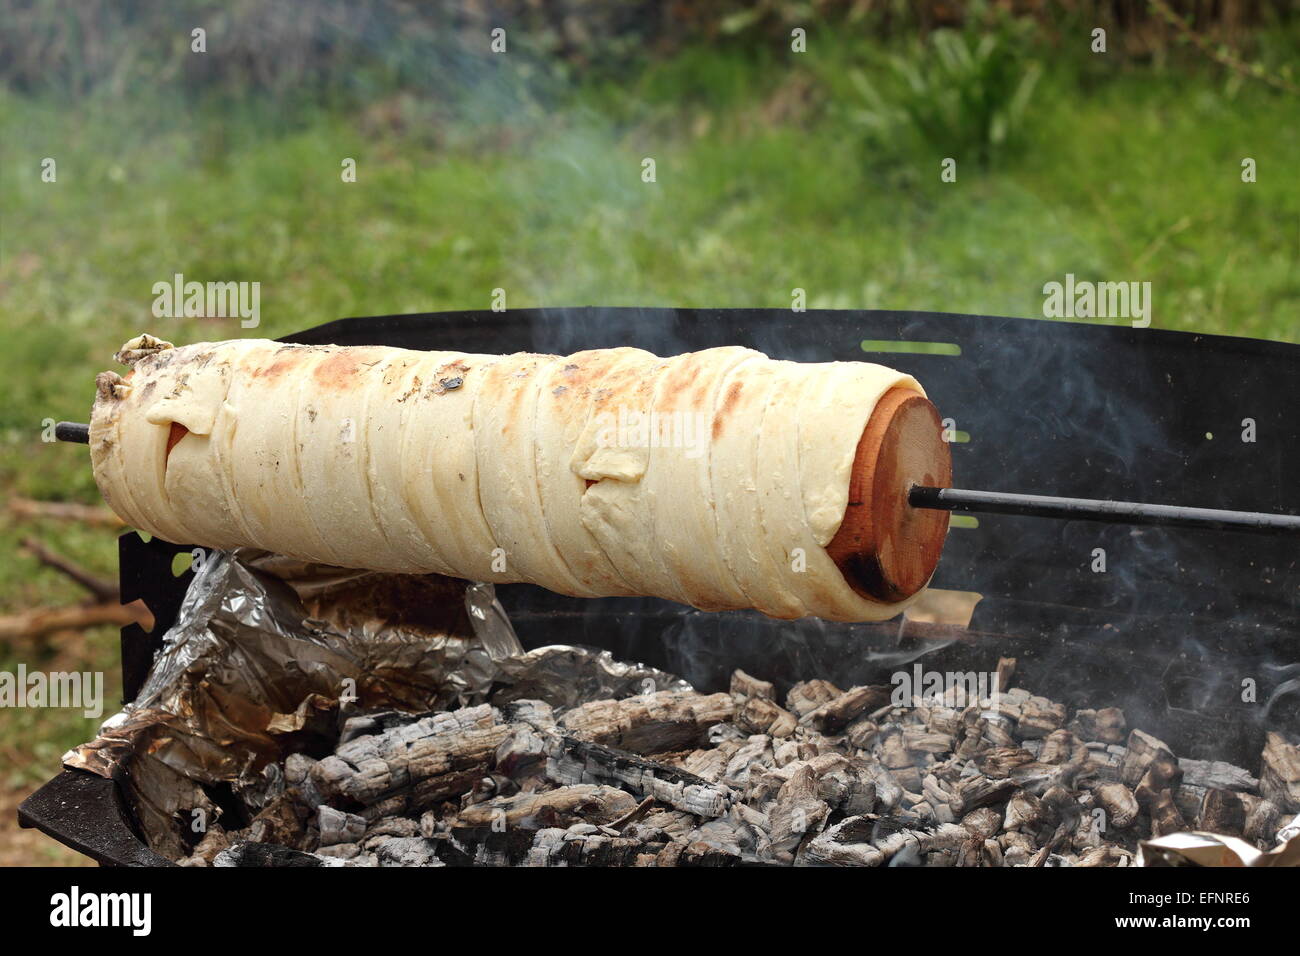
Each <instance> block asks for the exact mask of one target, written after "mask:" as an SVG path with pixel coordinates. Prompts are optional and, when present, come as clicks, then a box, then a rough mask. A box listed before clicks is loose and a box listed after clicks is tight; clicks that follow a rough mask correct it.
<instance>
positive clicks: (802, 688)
mask: <svg viewBox="0 0 1300 956" xmlns="http://www.w3.org/2000/svg"><path fill="white" fill-rule="evenodd" d="M843 693H844V691H842V690H840V689H839V688H838V687H836V686H835V685H834V684H832V683H831V682H830V681H828V680H820V679H817V680H803V681H800V682H799V683H797V684H795V685H794V686H793V687H791V688H790V693H788V694H786V695H785V709H786V710H788V711H790V713H792V714H794V715H795V716H796V717H798V718H799V719H801V720H802V719H803V718H804V717H806V716H808V715H809V714H811V713H812V712H813V711H814V710H816V709H817V708H818V707H820V706H821V705H822V704H828V703H830V702H831V701H833V700H834V699H835V698H836V697H839V696H840V695H841V694H843Z"/></svg>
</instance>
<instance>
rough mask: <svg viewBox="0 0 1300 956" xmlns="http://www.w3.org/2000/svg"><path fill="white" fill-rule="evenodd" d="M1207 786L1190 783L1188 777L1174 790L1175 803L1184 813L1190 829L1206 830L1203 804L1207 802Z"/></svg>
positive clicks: (1181, 812)
mask: <svg viewBox="0 0 1300 956" xmlns="http://www.w3.org/2000/svg"><path fill="white" fill-rule="evenodd" d="M1205 794H1206V788H1205V787H1197V786H1194V785H1189V784H1188V783H1187V778H1186V777H1184V778H1183V782H1182V783H1181V784H1179V786H1178V789H1177V790H1175V791H1174V804H1175V805H1176V806H1177V807H1178V812H1179V813H1180V814H1182V817H1183V819H1184V820H1186V821H1187V825H1188V828H1189V829H1192V830H1204V829H1205V827H1203V826H1201V805H1202V804H1203V803H1204V802H1205Z"/></svg>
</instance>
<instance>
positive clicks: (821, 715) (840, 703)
mask: <svg viewBox="0 0 1300 956" xmlns="http://www.w3.org/2000/svg"><path fill="white" fill-rule="evenodd" d="M892 690H893V688H892V686H891V685H889V684H880V685H876V686H871V687H853V688H850V689H849V690H846V691H845V692H844V693H842V694H840V695H839V696H837V697H834V698H832V699H830V700H828V701H826V702H825V703H824V704H820V705H819V706H817V707H815V708H814V709H812V710H810V711H809V712H808V713H806V714H803V715H801V716H800V719H799V722H800V723H801V724H804V725H806V726H809V727H812V728H813V729H815V730H816V731H818V732H819V733H822V734H837V733H839V732H840V731H841V730H843V729H844V728H845V727H847V726H848V725H849V724H850V723H852V722H853V721H854V720H856V719H857V718H858V717H860V716H861V715H862V714H863V713H864V712H866V711H868V710H874V709H875V708H877V707H879V706H881V705H882V704H884V703H886V702H887V701H888V700H889V696H890V693H891V692H892Z"/></svg>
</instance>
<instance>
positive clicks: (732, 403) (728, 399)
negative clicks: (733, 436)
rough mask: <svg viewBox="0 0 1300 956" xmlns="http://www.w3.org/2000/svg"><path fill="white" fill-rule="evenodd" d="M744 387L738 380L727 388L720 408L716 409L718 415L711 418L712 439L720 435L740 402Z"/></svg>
mask: <svg viewBox="0 0 1300 956" xmlns="http://www.w3.org/2000/svg"><path fill="white" fill-rule="evenodd" d="M744 387H745V385H744V382H742V381H741V380H740V379H736V380H735V381H734V382H732V383H731V384H730V385H728V386H727V392H726V394H725V395H724V396H723V397H722V406H721V407H720V408H719V409H718V413H717V414H716V415H714V416H713V437H714V438H715V439H716V438H717V437H718V436H720V435H721V434H722V429H723V428H724V427H725V426H726V423H727V419H728V418H730V417H731V415H732V414H733V413H734V412H735V410H736V404H737V403H738V402H739V401H740V393H741V391H742V390H743V389H744Z"/></svg>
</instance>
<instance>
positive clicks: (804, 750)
mask: <svg viewBox="0 0 1300 956" xmlns="http://www.w3.org/2000/svg"><path fill="white" fill-rule="evenodd" d="M815 756H817V748H816V747H814V746H813V745H812V744H810V743H809V742H808V741H806V740H787V741H785V742H784V743H781V744H779V745H777V747H776V750H775V751H774V752H773V754H772V760H773V763H775V764H776V765H777V766H778V767H784V766H786V764H791V763H795V762H796V761H799V760H811V759H812V758H813V757H815Z"/></svg>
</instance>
